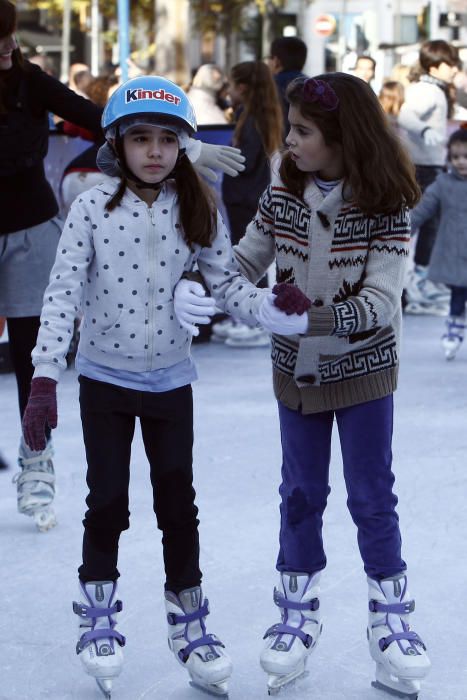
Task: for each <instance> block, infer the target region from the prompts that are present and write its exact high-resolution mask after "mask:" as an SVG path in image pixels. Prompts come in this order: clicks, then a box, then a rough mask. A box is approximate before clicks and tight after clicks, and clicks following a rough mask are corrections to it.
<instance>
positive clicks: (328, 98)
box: [302, 78, 339, 112]
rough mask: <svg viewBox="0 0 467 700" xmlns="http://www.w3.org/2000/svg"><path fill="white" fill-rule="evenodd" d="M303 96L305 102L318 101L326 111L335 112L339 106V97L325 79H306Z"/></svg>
mask: <svg viewBox="0 0 467 700" xmlns="http://www.w3.org/2000/svg"><path fill="white" fill-rule="evenodd" d="M302 97H303V99H304V100H305V102H317V103H318V104H319V106H320V107H321V108H322V109H324V110H325V111H326V112H333V111H334V110H335V109H337V108H338V106H339V98H338V97H337V95H336V93H335V92H334V90H333V88H332V87H331V86H330V85H329V83H326V82H325V81H324V80H315V78H308V79H307V80H305V82H304V83H303V92H302Z"/></svg>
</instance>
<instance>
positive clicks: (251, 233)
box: [0, 0, 467, 696]
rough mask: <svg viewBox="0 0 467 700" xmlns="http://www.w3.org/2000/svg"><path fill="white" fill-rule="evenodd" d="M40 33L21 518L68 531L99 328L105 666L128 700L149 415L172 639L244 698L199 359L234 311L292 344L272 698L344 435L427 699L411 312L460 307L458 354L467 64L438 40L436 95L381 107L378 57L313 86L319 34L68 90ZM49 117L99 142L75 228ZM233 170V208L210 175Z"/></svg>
mask: <svg viewBox="0 0 467 700" xmlns="http://www.w3.org/2000/svg"><path fill="white" fill-rule="evenodd" d="M15 30H16V9H15V6H14V5H13V4H12V3H11V2H10V0H0V134H1V136H2V138H1V141H0V203H1V204H3V206H2V213H3V216H2V220H1V223H0V227H1V228H0V317H3V318H5V319H6V324H7V328H8V337H9V346H10V352H11V357H12V363H13V367H14V371H15V375H16V380H17V385H18V400H19V413H20V417H21V424H22V435H21V439H20V444H19V459H18V461H19V466H20V471H19V473H18V475H16V477H15V482H16V487H17V502H18V510H19V512H20V513H22V514H25V515H28V516H32V517H33V518H34V521H35V522H36V524H37V526H38V528H39V529H40V530H43V531H45V530H47V529H49V528H50V527H53V526H54V525H55V524H56V520H55V514H54V510H53V506H52V504H53V500H54V494H55V471H54V463H53V459H52V457H53V447H52V437H51V431H52V430H53V429H55V428H56V427H57V424H58V409H57V383H58V381H59V379H60V377H61V374H62V372H63V371H64V370H65V369H66V368H67V364H68V359H67V358H68V353H69V350H70V346H71V345H72V343H73V339H74V338H75V336H76V328H77V321H78V322H79V339H78V347H77V353H76V361H75V366H76V370H77V372H78V375H79V383H80V406H81V421H82V428H83V440H84V445H85V450H86V460H87V485H88V487H89V494H88V497H87V499H86V505H87V510H86V513H85V517H84V521H83V523H84V533H83V551H82V562H81V565H80V566H79V569H78V577H79V589H78V592H79V599H78V600H77V601H75V602H74V604H73V605H74V612H75V613H76V614H77V615H78V617H79V619H80V627H79V640H78V647H77V651H78V654H79V657H80V660H81V662H82V664H83V667H84V669H85V671H86V672H87V673H88V674H89V675H91V676H92V677H94V678H95V680H96V681H97V683H98V685H99V686H100V688H101V689H102V691H103V692H104V694H107V695H108V696H109V695H110V691H111V688H112V682H113V681H114V679H115V678H116V677H117V676H118V675H119V674H120V672H121V670H122V666H123V651H122V649H123V646H124V644H125V638H124V636H123V634H122V633H121V632H120V630H119V629H117V626H118V613H119V612H120V610H121V605H122V604H121V602H120V601H119V600H118V598H117V581H118V578H119V576H120V574H119V571H118V568H117V559H118V545H119V540H120V535H121V533H122V532H123V531H124V530H126V529H127V528H128V527H129V510H128V507H129V502H128V488H129V475H130V474H129V471H130V451H131V443H132V440H133V435H134V429H135V423H136V419H139V421H140V424H141V429H142V437H143V441H144V446H145V450H146V454H147V457H148V461H149V464H150V475H151V486H152V490H153V499H154V512H155V515H156V518H157V523H158V527H159V528H160V530H161V531H162V542H163V557H164V568H165V576H166V579H165V590H164V600H165V605H166V610H167V620H168V640H169V647H170V649H171V650H172V651H173V653H174V655H175V657H176V659H177V660H178V661H180V662H181V664H182V665H183V667H184V668H186V670H187V671H188V673H189V675H190V678H191V680H192V682H193V683H194V684H195V685H198V686H200V687H201V688H203V689H206V690H209V691H210V692H212V693H214V694H217V695H225V694H226V693H227V688H228V682H229V678H230V675H231V672H232V663H231V660H230V658H229V656H228V654H227V652H226V651H225V649H224V645H223V644H222V642H221V641H220V640H219V639H218V638H217V637H216V636H215V635H213V634H208V633H207V630H206V618H207V615H208V613H209V608H208V604H207V600H206V598H205V595H204V592H203V589H202V573H201V570H200V561H199V537H198V523H199V521H198V508H197V506H196V503H195V490H194V487H193V464H192V461H193V460H192V446H193V407H192V391H191V384H192V382H193V381H195V380H196V378H197V375H196V367H195V364H194V361H193V358H192V355H191V352H190V347H191V343H192V339H193V338H196V337H197V335H198V334H199V327H200V326H209V325H211V324H212V318H213V317H214V316H215V314H216V313H219V311H220V312H223V313H225V314H228V318H226V319H224V320H221V321H218V322H217V323H215V324H214V325H213V327H212V337H213V338H215V339H217V340H218V341H222V342H226V343H227V344H228V345H230V346H232V347H243V346H245V345H246V346H252V345H253V346H254V345H268V346H269V345H271V357H272V370H273V386H274V393H275V397H276V399H277V404H278V414H279V423H280V433H281V445H282V475H281V477H282V482H281V486H280V495H281V524H280V532H279V553H278V557H277V562H276V568H277V571H278V572H279V583H278V587H277V588H276V589H275V593H274V602H275V604H276V606H277V607H278V608H279V611H280V617H281V622H279V623H277V624H274V625H273V626H272V627H271V628H269V629H268V630H267V632H266V635H265V639H266V643H265V645H264V648H263V651H262V653H261V665H262V668H263V669H264V671H265V672H266V673H267V674H268V685H269V689H270V691H271V692H275V691H277V690H278V689H279V688H280V687H282V686H284V685H287V684H288V683H290V682H291V681H292V680H294V679H295V678H296V677H297V676H299V675H301V674H302V673H303V672H304V670H305V665H306V662H307V658H308V656H309V654H310V653H311V652H312V651H313V649H314V648H315V646H316V644H317V643H318V640H319V637H320V634H321V629H322V623H321V616H320V610H319V580H320V575H321V572H322V570H323V569H324V568H325V566H326V555H325V551H324V547H323V540H322V520H323V514H324V511H325V508H326V503H327V498H328V495H329V477H328V474H329V464H330V445H331V434H332V428H333V422H334V420H335V421H336V423H337V428H338V430H339V437H340V444H341V452H342V460H343V465H344V477H345V481H346V486H347V491H348V508H349V511H350V513H351V516H352V519H353V521H354V523H355V524H356V527H357V531H358V546H359V551H360V554H361V558H362V562H363V568H364V571H365V573H366V576H367V580H368V606H369V622H368V641H369V649H370V654H371V657H372V658H373V660H374V661H375V663H376V679H377V680H376V682H377V684H378V685H379V686H380V687H383V688H385V689H389V690H391V691H393V692H396V693H406V694H408V695H410V694H412V695H415V694H416V693H418V690H419V688H420V683H421V681H423V679H424V678H425V676H426V675H427V673H428V672H429V669H430V661H429V658H428V656H427V652H426V648H425V645H424V643H423V642H422V640H421V638H420V637H419V636H418V634H416V633H415V632H414V631H413V630H412V629H411V624H410V625H409V619H410V618H411V615H412V612H413V608H414V602H413V599H412V597H411V596H410V594H409V591H408V581H407V571H406V570H407V565H406V562H405V561H404V559H403V556H402V549H401V541H402V538H401V528H400V525H399V518H398V515H397V510H396V506H397V497H396V495H395V493H394V490H393V484H394V474H393V471H392V426H393V393H394V391H395V389H396V386H397V379H398V370H399V355H400V350H399V345H400V329H401V323H402V311H403V307H404V306H405V310H406V311H407V312H411V313H417V312H423V313H444V314H446V315H447V314H448V317H447V321H446V323H447V327H446V331H445V333H444V334H443V337H442V342H443V347H444V351H445V355H446V358H447V359H453V358H454V357H455V355H456V353H457V351H458V349H459V347H460V346H461V343H462V340H463V335H464V327H465V304H466V301H467V274H466V271H465V270H466V269H467V268H466V261H467V245H466V243H465V240H467V239H466V237H465V234H464V230H463V227H464V223H465V214H466V213H467V212H466V211H465V207H466V202H467V197H465V193H466V186H467V128H463V127H462V126H461V125H460V123H459V125H458V128H456V129H455V130H454V131H453V132H452V133H450V134H449V133H448V123H449V120H450V119H451V118H452V117H453V116H455V90H454V79H455V77H456V74H457V73H458V72H459V70H460V68H461V65H460V62H459V56H458V52H457V50H456V48H455V47H454V46H452V45H451V44H449V43H447V42H445V41H441V40H433V41H427V42H425V43H424V44H423V45H422V47H421V49H420V56H419V65H418V67H417V69H416V71H414V73H413V74H412V77H411V81H412V82H409V83H408V84H407V85H406V86H404V85H403V84H402V83H401V81H400V80H397V79H395V78H394V76H391V78H390V79H389V80H387V81H386V82H385V83H384V85H383V87H382V89H381V91H380V93H379V95H376V93H375V91H374V90H373V88H372V81H373V79H374V76H375V67H376V64H375V61H374V59H373V58H372V57H371V56H366V55H362V56H359V57H357V61H356V64H355V68H354V71H353V74H352V75H351V74H346V73H343V72H333V73H325V74H322V75H319V76H313V77H308V76H307V75H305V74H304V73H303V70H304V66H305V63H306V56H307V47H306V45H305V44H304V42H303V41H302V40H301V39H299V38H298V37H280V38H278V39H275V40H274V41H273V42H272V44H271V47H270V55H269V57H268V58H267V61H265V60H251V61H243V62H241V63H238V64H236V65H234V66H232V67H231V68H230V70H229V71H228V73H227V74H225V73H224V71H223V70H222V69H221V68H220V67H219V66H217V65H214V64H205V65H203V66H201V67H200V68H199V69H198V70H197V71H196V72H195V73H194V75H193V79H192V82H191V83H190V85H189V86H185V89H183V88H182V87H180V86H178V85H176V84H175V83H173V82H171V81H170V80H168V79H166V78H165V77H163V76H154V75H144V74H140V75H135V76H133V77H132V78H130V80H129V81H128V82H126V83H124V84H121V82H120V81H119V79H118V76H113V75H107V74H106V75H101V76H96V77H93V76H92V75H91V73H90V71H89V70H88V68H87V66H85V65H78V66H76V70H74V71H73V74H72V75H70V85H69V86H65V85H62V84H61V83H60V81H58V80H57V78H55V77H54V76H53V75H51V74H50V72H49V71H47V70H46V68H47V66H46V64H45V63H44V64H43V65H42V66H40V65H39V63H40V62H38V61H35V62H32V61H27V60H25V59H24V57H23V56H22V53H21V49H20V47H19V46H18V43H17V40H16V37H15ZM356 105H358V108H357V107H356ZM50 114H52V115H53V121H54V123H55V124H56V125H57V123H58V128H59V129H60V130H62V131H63V132H64V133H67V134H77V135H80V136H82V137H83V138H86V139H88V140H89V142H90V143H89V147H88V148H87V149H86V150H85V151H84V152H83V153H82V154H81V155H80V156H79V157H78V158H76V159H74V161H73V162H72V163H70V164H69V165H68V166H67V168H66V170H65V173H64V178H63V183H62V193H61V196H62V200H63V202H62V204H63V208H62V211H66V213H67V216H66V219H65V220H63V218H61V217H60V216H59V213H60V212H59V204H58V201H57V197H58V194H59V193H57V192H54V191H53V190H52V188H51V186H50V184H49V183H48V181H47V179H46V177H45V172H44V158H45V156H46V153H47V142H48V135H49V127H50V122H49V118H50ZM228 124H230V125H231V130H230V131H231V146H230V147H228V146H214V145H210V144H205V143H203V142H201V141H200V140H196V139H194V138H193V137H194V136H196V131H197V125H228ZM239 152H241V154H242V155H239ZM381 163H384V168H381V167H380V166H381ZM216 171H222V172H223V181H222V186H221V189H220V191H219V192H218V193H217V195H216V194H215V193H214V192H213V191H212V190H211V189H210V188H209V187H208V186H207V183H206V178H205V177H203V175H204V176H208V177H211V178H212V177H215V176H216V175H215V172H216ZM219 207H221V208H222V209H223V212H224V218H225V221H224V218H223V216H222V214H221V213H220V211H219ZM141 222H143V223H144V225H143V226H142V225H141ZM411 235H414V236H415V235H416V236H417V239H416V241H417V242H416V247H415V251H414V265H413V269H412V270H411V272H410V274H409V276H408V277H407V275H406V270H407V260H408V258H409V254H410V249H411ZM271 269H274V270H275V272H274V275H272V274H271ZM273 276H274V280H273V279H272V277H273ZM404 287H406V290H405V294H404Z"/></svg>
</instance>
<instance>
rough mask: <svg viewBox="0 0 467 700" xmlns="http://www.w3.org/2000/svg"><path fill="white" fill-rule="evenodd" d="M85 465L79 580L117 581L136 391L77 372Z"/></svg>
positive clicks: (126, 517)
mask: <svg viewBox="0 0 467 700" xmlns="http://www.w3.org/2000/svg"><path fill="white" fill-rule="evenodd" d="M79 381H80V407H81V422H82V426H83V437H84V444H85V449H86V461H87V465H88V469H87V476H86V481H87V485H88V487H89V494H88V496H87V498H86V504H87V506H88V510H87V511H86V514H85V518H84V521H83V525H84V538H83V563H82V565H81V567H80V568H79V577H80V579H81V581H83V582H87V581H115V580H116V579H117V578H118V576H119V573H118V570H117V556H118V541H119V537H120V534H121V532H122V531H123V530H127V529H128V527H129V515H130V513H129V510H128V486H129V480H130V452H131V441H132V439H133V434H134V429H135V413H136V408H137V405H136V404H137V397H138V395H139V392H136V391H132V390H130V389H124V388H122V387H118V386H114V385H112V384H107V383H104V382H98V381H94V380H92V379H88V378H86V377H80V378H79Z"/></svg>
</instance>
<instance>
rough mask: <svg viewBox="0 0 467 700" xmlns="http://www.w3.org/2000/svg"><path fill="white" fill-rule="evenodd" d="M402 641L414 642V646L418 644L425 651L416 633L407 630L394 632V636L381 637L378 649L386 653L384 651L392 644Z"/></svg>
mask: <svg viewBox="0 0 467 700" xmlns="http://www.w3.org/2000/svg"><path fill="white" fill-rule="evenodd" d="M402 639H403V640H404V641H406V642H415V643H416V644H420V646H421V647H422V648H423V650H424V651H426V646H425V645H424V643H423V642H422V640H421V639H420V637H419V636H418V634H417V633H416V632H410V631H409V630H407V631H406V632H395V633H394V634H388V636H387V637H382V638H381V639H380V640H379V642H378V644H379V648H380V649H381V651H386V649H387V648H388V646H389V645H390V644H391V643H392V642H396V641H398V640H402Z"/></svg>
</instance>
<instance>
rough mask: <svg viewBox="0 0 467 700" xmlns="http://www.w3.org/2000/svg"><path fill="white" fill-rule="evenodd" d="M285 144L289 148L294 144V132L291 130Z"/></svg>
mask: <svg viewBox="0 0 467 700" xmlns="http://www.w3.org/2000/svg"><path fill="white" fill-rule="evenodd" d="M285 142H286V144H287V146H291V145H292V144H293V138H292V130H290V131H289V133H288V134H287V136H286V137H285Z"/></svg>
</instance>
